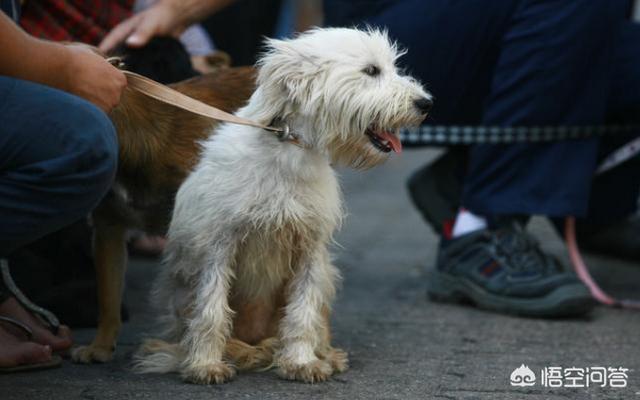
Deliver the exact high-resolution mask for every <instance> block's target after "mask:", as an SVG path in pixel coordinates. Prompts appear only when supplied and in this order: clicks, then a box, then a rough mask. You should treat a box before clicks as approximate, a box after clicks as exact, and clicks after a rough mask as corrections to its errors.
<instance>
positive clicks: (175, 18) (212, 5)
mask: <svg viewBox="0 0 640 400" xmlns="http://www.w3.org/2000/svg"><path fill="white" fill-rule="evenodd" d="M234 1H236V0H159V1H158V2H157V3H155V4H154V5H152V6H151V7H150V8H148V9H146V10H144V11H142V12H140V13H138V14H136V15H134V16H132V17H131V18H128V19H126V20H125V21H123V22H121V23H120V24H118V25H117V26H116V27H115V28H113V29H112V30H111V32H109V34H108V35H107V36H106V37H105V38H104V39H103V40H102V43H100V50H102V51H104V52H105V53H106V52H108V51H109V50H112V49H113V48H114V47H116V46H117V45H118V44H120V43H122V42H125V43H126V44H127V45H128V46H131V47H142V46H144V45H145V44H147V42H148V41H149V40H150V39H151V38H152V37H154V36H174V37H178V36H179V35H180V34H181V33H182V32H184V30H185V29H187V28H188V27H189V26H190V25H192V24H194V23H196V22H199V21H201V20H203V19H205V18H206V17H208V16H209V15H211V14H215V13H216V12H218V11H220V10H221V9H223V8H224V7H226V6H228V5H229V4H231V3H233V2H234Z"/></svg>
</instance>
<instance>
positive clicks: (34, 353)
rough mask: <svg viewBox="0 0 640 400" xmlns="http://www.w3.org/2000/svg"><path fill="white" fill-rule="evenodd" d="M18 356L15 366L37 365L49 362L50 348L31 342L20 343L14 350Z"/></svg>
mask: <svg viewBox="0 0 640 400" xmlns="http://www.w3.org/2000/svg"><path fill="white" fill-rule="evenodd" d="M15 350H16V351H17V352H18V353H19V356H18V357H17V361H18V362H17V364H16V365H22V364H39V363H43V362H47V361H50V360H51V354H52V351H51V347H49V346H46V345H45V346H43V345H40V344H37V343H33V342H27V343H21V344H20V345H19V346H18V347H17V348H16V349H15Z"/></svg>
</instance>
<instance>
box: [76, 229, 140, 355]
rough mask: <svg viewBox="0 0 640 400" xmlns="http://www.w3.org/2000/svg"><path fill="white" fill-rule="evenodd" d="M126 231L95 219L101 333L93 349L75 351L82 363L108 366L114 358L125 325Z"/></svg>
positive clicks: (97, 335)
mask: <svg viewBox="0 0 640 400" xmlns="http://www.w3.org/2000/svg"><path fill="white" fill-rule="evenodd" d="M125 232H126V229H125V227H123V226H121V225H113V224H109V223H108V222H106V221H104V220H102V219H101V218H96V219H95V237H94V250H93V251H94V259H95V264H96V277H97V281H98V282H97V283H98V307H99V318H98V332H97V334H96V337H95V338H94V339H93V343H91V344H90V345H89V346H81V347H78V348H76V349H74V350H73V351H72V353H71V356H72V358H73V360H74V361H76V362H81V363H90V362H94V361H97V362H106V361H109V360H111V358H112V357H113V351H114V350H115V346H116V339H117V338H118V333H119V332H120V326H121V325H122V321H121V319H120V307H121V304H122V290H123V285H124V273H125V269H126V263H127V250H126V247H125Z"/></svg>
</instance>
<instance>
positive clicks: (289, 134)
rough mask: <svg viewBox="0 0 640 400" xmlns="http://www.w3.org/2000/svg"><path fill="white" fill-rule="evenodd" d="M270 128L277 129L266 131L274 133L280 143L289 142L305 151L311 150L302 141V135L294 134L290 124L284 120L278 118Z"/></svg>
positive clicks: (272, 122)
mask: <svg viewBox="0 0 640 400" xmlns="http://www.w3.org/2000/svg"><path fill="white" fill-rule="evenodd" d="M269 127H270V128H276V129H266V131H268V132H271V133H274V134H275V135H276V137H277V138H278V140H279V141H281V142H289V143H292V144H295V145H296V146H299V147H301V148H303V149H309V148H311V146H310V145H309V144H307V143H305V142H303V141H302V139H300V135H298V134H297V133H295V132H293V131H292V130H291V127H290V126H289V124H288V123H287V122H286V121H285V120H284V119H282V118H280V117H276V118H274V119H273V120H272V121H271V123H270V124H269Z"/></svg>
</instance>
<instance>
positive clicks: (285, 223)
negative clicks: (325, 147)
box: [195, 127, 342, 299]
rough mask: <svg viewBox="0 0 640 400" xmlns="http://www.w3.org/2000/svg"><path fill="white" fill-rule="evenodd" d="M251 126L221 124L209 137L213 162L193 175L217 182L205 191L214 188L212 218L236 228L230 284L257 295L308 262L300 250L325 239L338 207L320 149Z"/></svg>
mask: <svg viewBox="0 0 640 400" xmlns="http://www.w3.org/2000/svg"><path fill="white" fill-rule="evenodd" d="M234 128H235V130H237V129H238V127H234ZM242 130H244V129H242ZM248 131H250V132H249V133H248V134H243V133H241V132H232V133H231V134H230V135H227V134H226V132H225V130H222V132H220V134H219V136H218V135H216V136H217V137H214V138H213V140H212V141H211V142H210V143H208V144H207V145H206V146H210V148H209V149H208V151H206V153H207V154H206V155H205V158H208V159H209V160H211V163H210V165H209V166H206V167H204V168H198V169H197V172H196V174H195V175H198V174H200V175H201V176H200V178H199V180H202V181H204V180H206V181H208V183H205V184H204V185H205V186H208V185H215V186H211V187H210V190H211V191H210V192H209V195H211V193H212V192H215V193H214V194H213V195H211V198H210V200H211V202H210V206H209V210H212V219H211V223H212V224H216V225H218V226H224V225H226V224H229V229H233V228H231V227H232V226H234V227H238V228H239V230H240V234H239V235H240V239H239V242H238V246H237V248H236V252H235V257H234V263H233V264H234V274H235V283H234V285H233V286H234V287H233V292H234V294H235V295H236V296H240V297H241V298H244V299H257V298H266V297H269V296H271V295H272V294H273V293H274V292H275V291H278V289H279V288H281V287H282V286H283V285H284V284H285V283H286V282H287V280H288V279H289V277H290V276H291V275H292V273H293V272H294V270H295V268H299V267H304V265H305V263H308V262H310V261H309V260H305V259H304V257H308V255H309V254H310V253H312V252H313V249H316V248H318V247H319V246H326V245H327V244H328V243H329V242H330V240H331V236H332V234H333V232H334V230H335V229H336V227H337V226H338V225H339V223H340V220H341V217H342V210H341V198H340V191H339V187H338V182H337V179H336V176H335V173H334V171H333V169H332V168H331V166H330V165H329V163H328V161H327V160H326V159H325V158H324V157H322V156H320V155H318V154H314V153H311V152H309V151H308V150H301V149H299V148H296V147H295V146H294V145H292V144H289V143H280V142H278V141H277V140H275V139H274V138H273V137H272V136H269V135H271V134H270V133H266V132H264V131H260V130H257V131H256V130H255V129H254V128H250V129H248ZM242 142H244V143H242ZM238 148H240V149H242V150H235V149H238ZM247 149H248V150H247ZM205 163H206V161H205ZM207 175H209V176H207ZM216 193H217V194H218V195H216ZM230 197H231V198H230ZM198 208H199V207H198Z"/></svg>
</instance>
